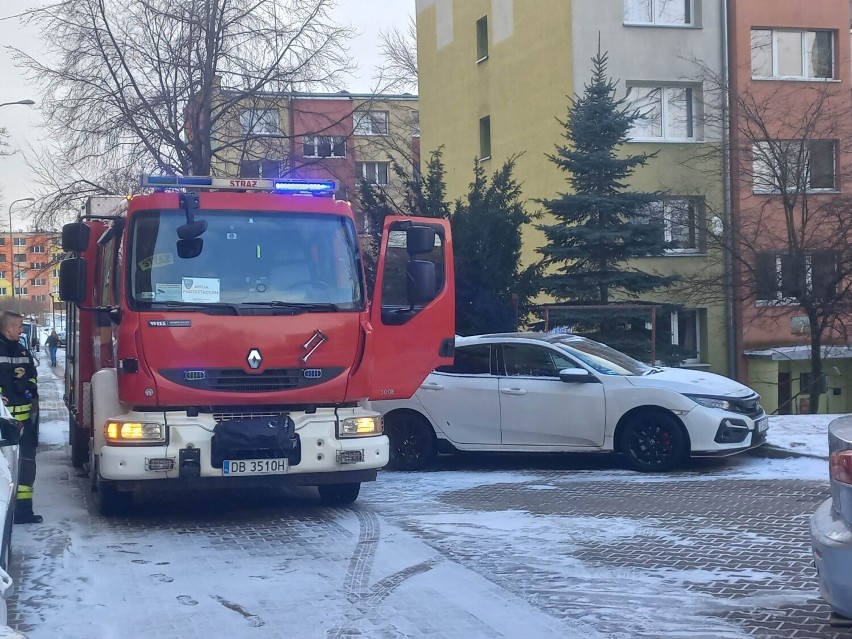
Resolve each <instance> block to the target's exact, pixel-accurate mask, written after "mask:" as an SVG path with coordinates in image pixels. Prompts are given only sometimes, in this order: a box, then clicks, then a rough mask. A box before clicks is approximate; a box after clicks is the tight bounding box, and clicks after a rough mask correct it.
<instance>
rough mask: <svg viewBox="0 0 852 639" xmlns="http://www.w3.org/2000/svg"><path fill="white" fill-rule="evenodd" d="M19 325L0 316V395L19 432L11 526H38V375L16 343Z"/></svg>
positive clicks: (17, 319) (17, 318)
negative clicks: (35, 492)
mask: <svg viewBox="0 0 852 639" xmlns="http://www.w3.org/2000/svg"><path fill="white" fill-rule="evenodd" d="M23 324H24V318H23V317H22V316H21V315H20V314H19V313H15V312H12V311H5V312H4V313H3V314H2V315H0V395H2V397H3V403H4V404H5V405H6V407H7V408H8V409H9V412H10V413H12V417H14V418H15V419H16V420H17V421H18V428H19V430H20V431H21V440H20V442H19V443H18V446H19V448H20V454H21V461H20V464H19V467H18V495H17V500H16V501H15V523H16V524H38V523H41V521H42V517H41V515H36V514H35V513H33V483H35V477H36V461H35V457H36V447H37V446H38V434H37V433H36V430H35V426H34V424H33V421H32V418H33V417H34V414H33V412H34V411H33V409H34V406H33V403H34V402H37V401H38V385H37V382H36V380H37V376H38V373H36V368H35V366H34V365H33V358H32V355H31V354H30V352H29V351H28V350H27V349H26V347H25V346H23V345H22V344H21V343H20V342H19V341H18V338H20V336H21V331H22V330H23Z"/></svg>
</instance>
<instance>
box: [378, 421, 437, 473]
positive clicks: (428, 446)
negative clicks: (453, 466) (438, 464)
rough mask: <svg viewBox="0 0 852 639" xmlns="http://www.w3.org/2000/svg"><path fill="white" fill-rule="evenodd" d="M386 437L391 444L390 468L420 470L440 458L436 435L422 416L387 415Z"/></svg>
mask: <svg viewBox="0 0 852 639" xmlns="http://www.w3.org/2000/svg"><path fill="white" fill-rule="evenodd" d="M385 434H387V436H388V439H389V440H390V460H389V461H388V468H392V469H394V470H420V469H421V468H423V467H425V466H426V465H428V464H429V463H430V462H431V461H432V460H433V459H435V456H436V455H437V454H438V442H437V438H436V437H435V431H433V430H432V426H431V425H430V424H429V422H428V421H426V419H425V418H424V417H423V416H422V415H418V414H417V413H415V412H414V411H399V412H396V413H390V414H389V415H386V416H385Z"/></svg>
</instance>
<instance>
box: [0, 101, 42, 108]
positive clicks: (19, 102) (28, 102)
mask: <svg viewBox="0 0 852 639" xmlns="http://www.w3.org/2000/svg"><path fill="white" fill-rule="evenodd" d="M10 104H24V105H26V106H32V105H33V104H35V102H33V101H32V100H18V101H16V102H3V103H2V104H0V107H4V106H9V105H10Z"/></svg>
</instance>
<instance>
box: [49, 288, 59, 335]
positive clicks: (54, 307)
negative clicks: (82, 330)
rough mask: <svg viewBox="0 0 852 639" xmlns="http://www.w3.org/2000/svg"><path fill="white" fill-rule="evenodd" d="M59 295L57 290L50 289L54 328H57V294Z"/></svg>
mask: <svg viewBox="0 0 852 639" xmlns="http://www.w3.org/2000/svg"><path fill="white" fill-rule="evenodd" d="M57 295H59V293H57V292H56V291H50V314H51V317H52V318H53V330H56V296H57Z"/></svg>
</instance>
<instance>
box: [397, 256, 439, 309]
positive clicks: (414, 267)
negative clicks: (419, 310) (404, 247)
mask: <svg viewBox="0 0 852 639" xmlns="http://www.w3.org/2000/svg"><path fill="white" fill-rule="evenodd" d="M405 283H406V294H407V297H408V303H409V304H411V308H412V309H413V308H414V307H415V306H418V305H420V304H426V303H427V302H431V301H432V300H433V299H435V295H436V293H437V288H438V278H437V276H436V275H435V264H434V263H432V262H429V261H427V260H410V261H409V262H408V265H407V266H406V268H405Z"/></svg>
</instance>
